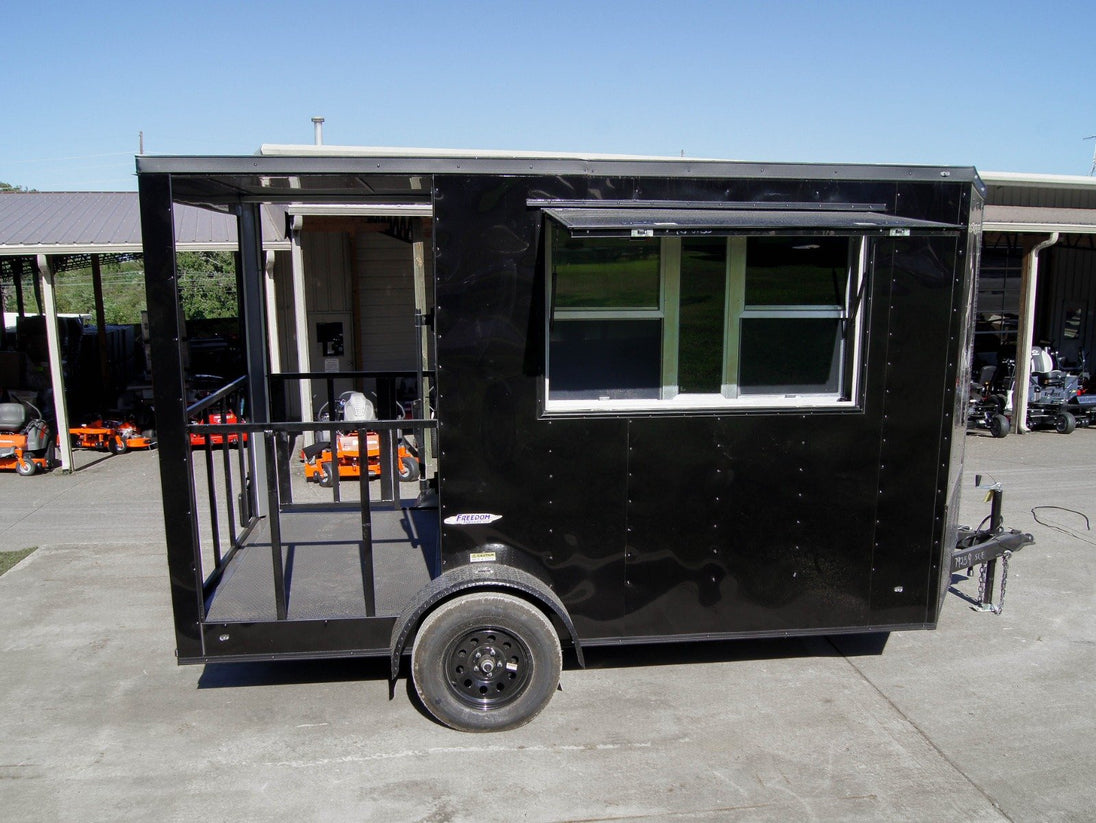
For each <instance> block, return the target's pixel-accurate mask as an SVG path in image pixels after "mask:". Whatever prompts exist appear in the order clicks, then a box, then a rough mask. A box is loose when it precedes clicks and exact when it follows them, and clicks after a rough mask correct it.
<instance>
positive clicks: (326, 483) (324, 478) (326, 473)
mask: <svg viewBox="0 0 1096 823" xmlns="http://www.w3.org/2000/svg"><path fill="white" fill-rule="evenodd" d="M334 473H335V467H334V466H332V465H331V461H330V460H328V461H327V462H326V463H320V473H319V474H318V475H316V476H317V478H318V479H317V480H316V482H317V483H319V484H320V485H321V486H323V487H324V488H325V489H330V488H331V486H332V484H333V483H334V480H332V477H333V476H334Z"/></svg>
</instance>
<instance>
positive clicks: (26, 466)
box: [15, 456, 38, 477]
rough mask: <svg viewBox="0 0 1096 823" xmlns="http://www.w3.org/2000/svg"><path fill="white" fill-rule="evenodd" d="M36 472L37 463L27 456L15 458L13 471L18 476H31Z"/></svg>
mask: <svg viewBox="0 0 1096 823" xmlns="http://www.w3.org/2000/svg"><path fill="white" fill-rule="evenodd" d="M37 472H38V464H37V463H35V462H34V461H33V460H32V459H31V458H30V457H29V456H24V457H22V458H18V457H17V458H16V459H15V473H16V474H17V475H19V476H20V477H31V476H32V475H34V474H36V473H37Z"/></svg>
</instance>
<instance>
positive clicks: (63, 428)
mask: <svg viewBox="0 0 1096 823" xmlns="http://www.w3.org/2000/svg"><path fill="white" fill-rule="evenodd" d="M35 263H36V265H37V268H38V279H39V282H40V283H41V291H42V302H43V304H44V305H43V306H42V307H41V308H42V315H43V319H44V320H45V323H46V343H47V345H48V346H49V372H50V383H51V384H52V385H53V411H54V415H55V416H56V422H57V431H56V432H55V434H56V435H57V445H58V446H59V447H60V449H61V470H62V471H63V472H65V473H68V472H71V471H72V440H71V439H70V438H69V435H68V430H69V424H68V405H67V404H66V403H65V374H64V371H63V370H62V368H61V334H60V330H59V329H58V328H57V298H56V293H55V291H54V280H53V269H52V268H50V265H49V260H48V259H47V258H46V256H45V255H44V254H39V255H38V256H37V258H36V259H35ZM62 433H63V434H62Z"/></svg>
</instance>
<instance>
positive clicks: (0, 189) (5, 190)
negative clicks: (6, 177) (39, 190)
mask: <svg viewBox="0 0 1096 823" xmlns="http://www.w3.org/2000/svg"><path fill="white" fill-rule="evenodd" d="M24 191H34V189H28V188H27V187H26V186H13V185H12V184H11V183H5V182H4V181H3V180H0V194H11V193H13V192H24Z"/></svg>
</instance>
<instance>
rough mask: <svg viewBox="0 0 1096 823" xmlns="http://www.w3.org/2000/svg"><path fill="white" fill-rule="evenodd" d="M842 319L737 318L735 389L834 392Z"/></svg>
mask: <svg viewBox="0 0 1096 823" xmlns="http://www.w3.org/2000/svg"><path fill="white" fill-rule="evenodd" d="M842 322H843V321H842V320H840V319H839V318H836V317H826V318H821V317H820V318H817V319H804V318H760V317H755V318H750V317H745V318H743V319H742V351H741V355H740V362H741V366H740V369H739V384H738V385H739V391H740V392H741V393H742V394H815V393H833V394H836V393H837V391H838V382H839V379H840V378H839V375H840V372H841V370H840V363H841V323H842Z"/></svg>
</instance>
